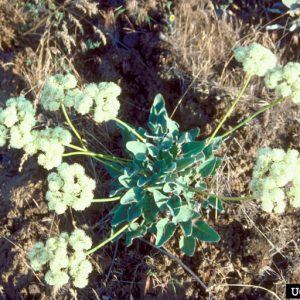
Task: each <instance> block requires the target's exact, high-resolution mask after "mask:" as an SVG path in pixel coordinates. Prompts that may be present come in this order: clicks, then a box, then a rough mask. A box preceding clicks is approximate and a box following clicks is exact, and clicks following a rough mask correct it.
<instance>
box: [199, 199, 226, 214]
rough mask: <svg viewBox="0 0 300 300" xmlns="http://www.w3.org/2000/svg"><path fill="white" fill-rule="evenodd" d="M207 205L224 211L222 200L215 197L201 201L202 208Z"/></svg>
mask: <svg viewBox="0 0 300 300" xmlns="http://www.w3.org/2000/svg"><path fill="white" fill-rule="evenodd" d="M208 206H211V207H212V208H214V209H216V210H217V211H219V212H224V208H223V205H222V201H221V200H219V199H217V198H215V197H209V198H208V199H206V200H204V201H203V202H202V207H203V208H204V209H206V208H207V207H208Z"/></svg>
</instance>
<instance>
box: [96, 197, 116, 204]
mask: <svg viewBox="0 0 300 300" xmlns="http://www.w3.org/2000/svg"><path fill="white" fill-rule="evenodd" d="M120 199H121V197H112V198H102V199H94V200H93V201H92V202H93V203H105V202H113V201H118V200H120Z"/></svg>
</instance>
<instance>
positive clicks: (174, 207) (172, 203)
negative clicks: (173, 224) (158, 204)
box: [167, 195, 182, 216]
mask: <svg viewBox="0 0 300 300" xmlns="http://www.w3.org/2000/svg"><path fill="white" fill-rule="evenodd" d="M181 205H182V202H181V199H180V197H179V196H176V195H173V196H172V197H171V198H170V199H169V200H168V201H167V206H168V208H169V210H170V212H171V214H172V216H175V215H177V214H178V212H179V210H180V207H181Z"/></svg>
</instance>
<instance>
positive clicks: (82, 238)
mask: <svg viewBox="0 0 300 300" xmlns="http://www.w3.org/2000/svg"><path fill="white" fill-rule="evenodd" d="M70 245H71V246H72V248H73V249H74V250H75V251H82V250H86V249H90V248H91V246H92V240H91V238H90V237H89V236H87V235H86V234H85V232H84V231H83V230H81V229H76V230H74V231H73V233H72V234H71V236H70Z"/></svg>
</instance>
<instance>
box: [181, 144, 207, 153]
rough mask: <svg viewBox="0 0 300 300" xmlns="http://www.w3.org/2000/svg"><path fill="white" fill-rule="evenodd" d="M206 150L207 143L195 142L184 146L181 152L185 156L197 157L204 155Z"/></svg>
mask: <svg viewBox="0 0 300 300" xmlns="http://www.w3.org/2000/svg"><path fill="white" fill-rule="evenodd" d="M204 148H205V141H195V142H189V143H185V144H183V146H182V148H181V150H182V154H183V156H195V155H198V154H200V153H202V151H203V149H204Z"/></svg>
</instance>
